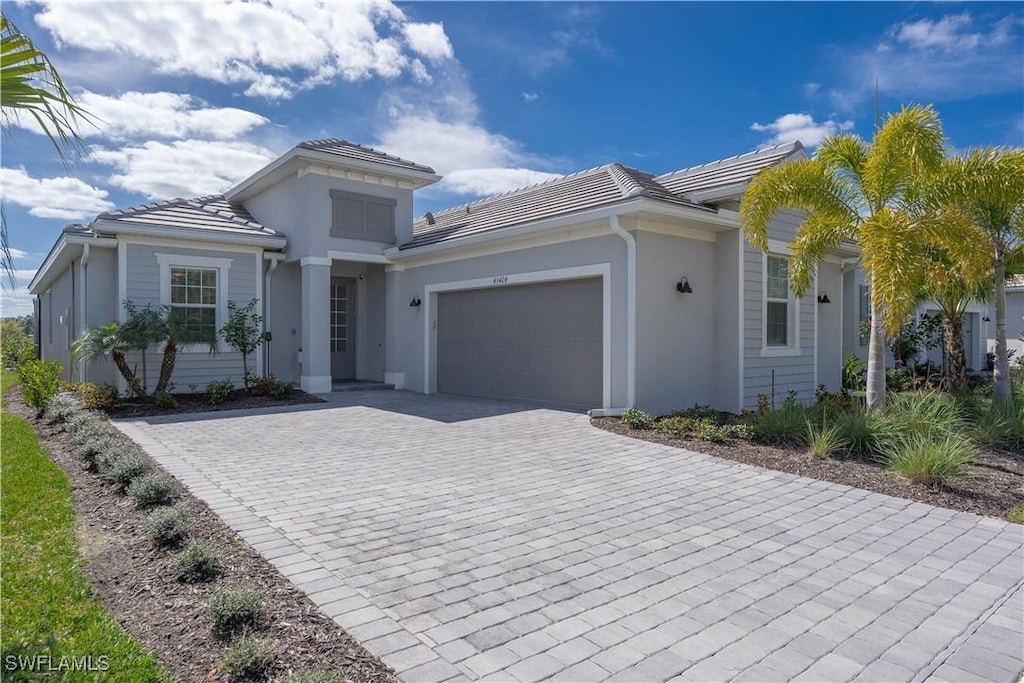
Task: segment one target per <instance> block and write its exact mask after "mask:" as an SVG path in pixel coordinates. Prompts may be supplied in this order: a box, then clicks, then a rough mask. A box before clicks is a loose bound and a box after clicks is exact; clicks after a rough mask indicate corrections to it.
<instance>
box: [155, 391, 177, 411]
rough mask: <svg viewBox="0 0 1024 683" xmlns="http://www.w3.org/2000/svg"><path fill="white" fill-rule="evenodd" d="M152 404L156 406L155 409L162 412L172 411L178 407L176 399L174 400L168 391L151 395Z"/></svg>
mask: <svg viewBox="0 0 1024 683" xmlns="http://www.w3.org/2000/svg"><path fill="white" fill-rule="evenodd" d="M153 403H155V404H156V407H157V408H163V409H164V410H174V409H175V408H177V407H178V399H176V398H174V394H172V393H171V392H169V391H157V392H155V393H154V394H153Z"/></svg>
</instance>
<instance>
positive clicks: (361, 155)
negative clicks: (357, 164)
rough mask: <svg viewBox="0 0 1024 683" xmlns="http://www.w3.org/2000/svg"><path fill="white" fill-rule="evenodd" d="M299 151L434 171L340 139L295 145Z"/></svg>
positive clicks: (428, 171) (307, 141)
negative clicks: (310, 151) (303, 150)
mask: <svg viewBox="0 0 1024 683" xmlns="http://www.w3.org/2000/svg"><path fill="white" fill-rule="evenodd" d="M295 146H296V147H298V148H300V149H308V150H312V151H315V152H325V153H327V154H334V155H336V156H340V157H346V158H349V159H358V160H360V161H370V162H373V163H377V164H387V165H389V166H397V167H399V168H407V169H410V170H413V171H422V172H423V173H430V174H433V173H434V169H432V168H430V167H429V166H424V165H422V164H417V163H414V162H412V161H407V160H405V159H402V158H399V157H396V156H392V155H390V154H385V153H384V152H380V151H378V150H376V149H373V148H372V147H364V146H363V145H359V144H356V143H354V142H349V141H348V140H342V139H341V138H325V139H323V140H306V141H304V142H300V143H299V144H297V145H295Z"/></svg>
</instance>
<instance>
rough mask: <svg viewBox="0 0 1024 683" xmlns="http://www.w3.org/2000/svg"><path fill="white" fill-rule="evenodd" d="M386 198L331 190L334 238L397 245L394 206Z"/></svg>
mask: <svg viewBox="0 0 1024 683" xmlns="http://www.w3.org/2000/svg"><path fill="white" fill-rule="evenodd" d="M396 205H397V202H396V201H395V200H393V199H388V198H386V197H374V196H371V195H363V194H356V193H354V192H343V191H341V190H331V236H332V237H347V238H349V239H357V240H371V241H373V242H386V243H388V244H393V243H394V242H395V206H396Z"/></svg>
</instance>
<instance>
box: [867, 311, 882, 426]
mask: <svg viewBox="0 0 1024 683" xmlns="http://www.w3.org/2000/svg"><path fill="white" fill-rule="evenodd" d="M867 393H868V395H867V407H868V410H871V411H873V410H881V409H882V408H885V340H884V339H883V333H882V316H881V315H880V314H879V310H878V304H877V303H876V302H875V297H874V296H873V295H872V296H871V335H870V336H869V337H868V380H867Z"/></svg>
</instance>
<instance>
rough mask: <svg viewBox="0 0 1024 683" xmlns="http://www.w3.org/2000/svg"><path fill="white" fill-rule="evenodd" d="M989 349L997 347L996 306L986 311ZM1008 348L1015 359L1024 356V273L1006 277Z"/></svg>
mask: <svg viewBox="0 0 1024 683" xmlns="http://www.w3.org/2000/svg"><path fill="white" fill-rule="evenodd" d="M985 318H986V325H987V328H988V329H987V334H986V337H987V339H986V343H987V350H988V351H989V352H992V351H994V350H995V348H996V306H995V303H990V304H989V306H988V309H987V310H986V311H985ZM1006 348H1007V349H1008V350H1010V351H1013V352H1014V356H1013V359H1012V360H1013V361H1016V360H1019V359H1021V358H1024V275H1013V276H1011V277H1008V278H1006Z"/></svg>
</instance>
